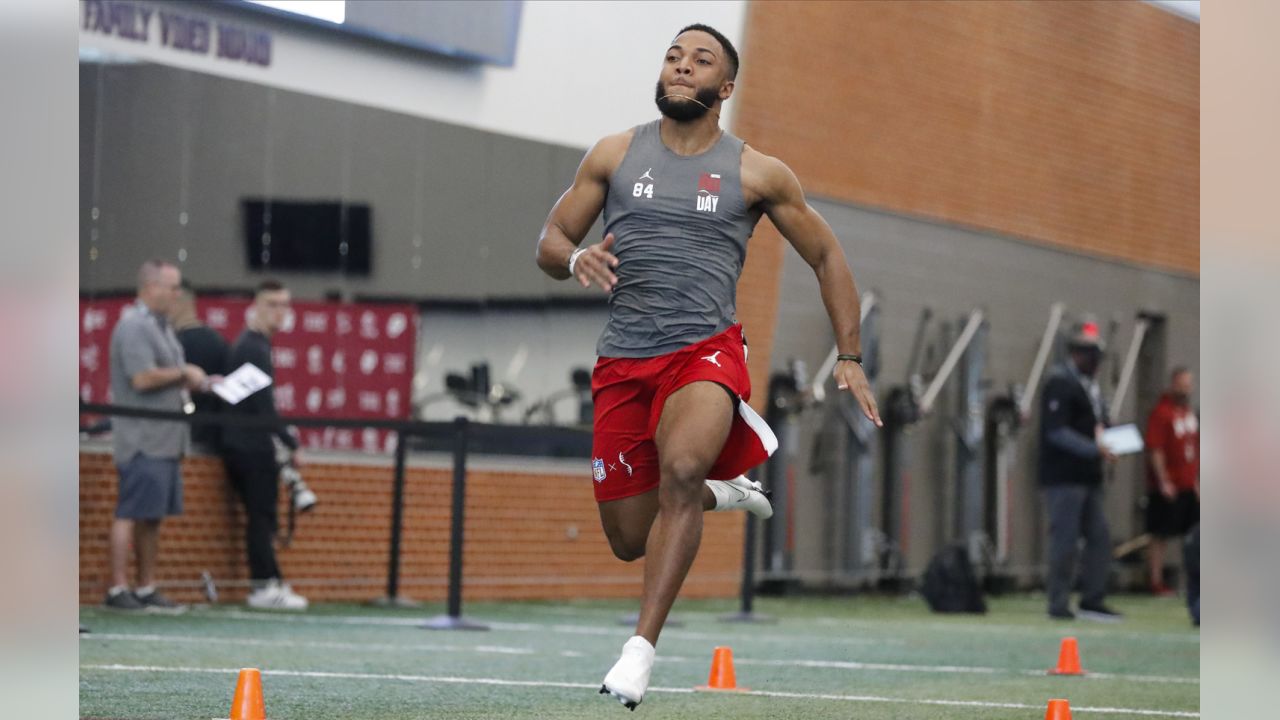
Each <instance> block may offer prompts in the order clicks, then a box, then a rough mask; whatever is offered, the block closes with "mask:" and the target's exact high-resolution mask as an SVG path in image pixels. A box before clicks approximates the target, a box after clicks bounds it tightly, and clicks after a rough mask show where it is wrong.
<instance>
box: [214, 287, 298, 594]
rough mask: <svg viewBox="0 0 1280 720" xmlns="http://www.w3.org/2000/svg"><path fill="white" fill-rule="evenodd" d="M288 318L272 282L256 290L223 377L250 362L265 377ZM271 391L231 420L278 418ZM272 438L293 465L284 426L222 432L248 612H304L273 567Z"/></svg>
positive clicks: (275, 467) (283, 296)
mask: <svg viewBox="0 0 1280 720" xmlns="http://www.w3.org/2000/svg"><path fill="white" fill-rule="evenodd" d="M288 314H289V291H288V290H287V289H285V287H284V286H283V285H281V284H280V283H279V282H276V281H274V280H266V281H263V282H262V284H261V285H259V286H258V292H257V294H256V295H255V296H254V299H253V306H252V307H251V308H250V312H249V318H248V327H246V328H245V330H244V332H243V333H241V334H240V337H239V338H238V339H237V340H236V342H235V344H234V345H232V346H231V354H230V358H229V362H228V364H227V373H228V374H230V373H231V372H234V371H235V370H236V368H239V367H240V366H242V365H244V364H245V363H252V364H254V365H256V366H257V367H258V369H259V370H262V371H263V372H265V373H266V374H267V375H272V376H274V370H273V368H272V366H271V336H272V335H274V334H275V333H276V332H277V331H279V330H280V329H281V328H283V327H284V323H285V318H286V317H287V316H288ZM274 391H275V386H274V385H271V386H268V387H266V388H263V389H262V390H259V391H258V392H256V393H254V394H252V395H250V396H249V397H247V398H245V399H244V400H241V401H240V403H239V404H237V405H232V406H230V407H228V409H227V412H228V413H230V414H232V415H255V416H259V417H278V413H277V412H276V402H275V395H274ZM273 436H274V437H275V438H278V439H279V440H280V442H282V443H284V445H285V447H287V448H288V449H289V450H290V452H291V453H293V455H294V458H293V461H292V462H293V463H294V464H297V451H298V440H297V438H295V437H294V436H293V435H291V434H289V432H288V431H287V430H285V429H284V428H283V427H281V428H278V429H276V430H271V429H265V428H253V427H242V426H239V425H235V424H231V425H228V426H226V427H225V428H223V431H222V461H223V463H224V464H226V466H227V476H228V477H229V478H230V480H231V484H232V486H234V487H235V489H236V492H237V493H238V494H239V495H240V499H241V500H242V501H243V502H244V509H245V515H246V520H247V525H246V529H245V544H246V546H247V549H248V554H249V577H250V580H251V581H252V582H253V591H252V592H251V593H250V594H249V598H248V601H247V602H248V604H249V607H253V608H259V609H273V610H305V609H306V608H307V599H306V598H304V597H302V596H301V595H298V594H297V593H295V592H293V589H292V588H290V587H289V585H287V584H285V583H284V582H283V578H282V575H281V573H280V566H279V565H278V564H276V551H275V546H274V542H275V534H276V503H277V501H278V498H279V491H280V484H279V476H280V465H279V464H278V463H277V462H276V448H275V443H274V441H273V440H272V438H273Z"/></svg>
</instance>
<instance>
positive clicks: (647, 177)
mask: <svg viewBox="0 0 1280 720" xmlns="http://www.w3.org/2000/svg"><path fill="white" fill-rule="evenodd" d="M651 172H653V168H649V169H648V170H645V171H644V174H643V175H641V176H640V178H639V179H640V180H652V179H653V176H652V175H650V174H649V173H651Z"/></svg>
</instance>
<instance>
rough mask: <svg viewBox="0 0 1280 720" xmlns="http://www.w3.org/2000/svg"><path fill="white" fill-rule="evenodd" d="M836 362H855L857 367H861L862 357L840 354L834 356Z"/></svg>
mask: <svg viewBox="0 0 1280 720" xmlns="http://www.w3.org/2000/svg"><path fill="white" fill-rule="evenodd" d="M836 360H837V361H840V360H848V361H849V362H856V363H858V364H859V365H861V364H862V356H861V355H845V354H843V353H841V354H839V355H836Z"/></svg>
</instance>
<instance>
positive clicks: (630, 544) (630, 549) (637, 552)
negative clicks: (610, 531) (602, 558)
mask: <svg viewBox="0 0 1280 720" xmlns="http://www.w3.org/2000/svg"><path fill="white" fill-rule="evenodd" d="M609 548H610V549H611V550H613V556H614V557H616V558H618V559H619V560H621V561H622V562H632V561H634V560H639V559H640V558H642V557H644V543H643V542H637V541H635V540H632V539H629V538H625V537H620V536H617V535H609Z"/></svg>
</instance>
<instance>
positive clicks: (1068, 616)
mask: <svg viewBox="0 0 1280 720" xmlns="http://www.w3.org/2000/svg"><path fill="white" fill-rule="evenodd" d="M1049 619H1050V620H1075V619H1076V614H1075V613H1073V612H1071V611H1070V610H1067V609H1065V608H1064V609H1062V610H1050V611H1049Z"/></svg>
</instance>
